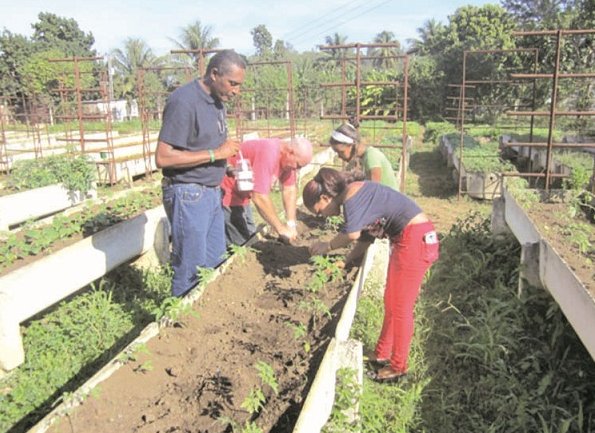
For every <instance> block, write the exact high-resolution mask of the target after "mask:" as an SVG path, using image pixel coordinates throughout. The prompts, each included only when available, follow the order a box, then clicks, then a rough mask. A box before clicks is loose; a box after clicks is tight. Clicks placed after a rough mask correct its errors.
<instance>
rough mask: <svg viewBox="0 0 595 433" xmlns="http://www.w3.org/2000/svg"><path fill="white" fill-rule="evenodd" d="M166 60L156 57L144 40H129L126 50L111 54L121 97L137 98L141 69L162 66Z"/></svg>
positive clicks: (115, 51) (125, 44)
mask: <svg viewBox="0 0 595 433" xmlns="http://www.w3.org/2000/svg"><path fill="white" fill-rule="evenodd" d="M163 63H164V59H163V58H161V57H158V56H156V55H155V54H154V53H153V50H152V49H151V48H150V47H149V46H148V45H147V44H146V42H145V41H144V40H142V39H137V38H128V39H126V41H125V42H124V48H123V49H120V48H116V49H115V50H112V52H111V64H112V68H113V69H114V73H115V77H114V84H115V87H116V94H117V95H118V96H119V97H126V98H129V99H130V98H134V97H136V96H137V95H136V75H137V72H138V70H139V69H140V68H148V67H156V66H161V65H162V64H163Z"/></svg>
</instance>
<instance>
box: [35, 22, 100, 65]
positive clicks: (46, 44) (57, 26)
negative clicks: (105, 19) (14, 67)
mask: <svg viewBox="0 0 595 433" xmlns="http://www.w3.org/2000/svg"><path fill="white" fill-rule="evenodd" d="M38 19H39V21H38V22H37V23H35V24H33V25H32V27H33V30H34V32H33V36H32V38H31V39H32V41H33V42H34V43H35V44H36V45H37V51H48V50H55V49H57V50H59V51H61V52H62V53H64V55H65V56H68V57H70V56H79V57H92V56H95V55H96V54H97V53H96V51H95V50H94V49H93V44H94V43H95V38H94V37H93V34H92V33H91V32H89V33H85V32H84V31H82V30H81V29H80V28H79V25H78V23H77V22H76V21H75V20H74V19H72V18H63V17H59V16H57V15H55V14H52V13H49V12H40V13H39V15H38Z"/></svg>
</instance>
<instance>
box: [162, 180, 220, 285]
mask: <svg viewBox="0 0 595 433" xmlns="http://www.w3.org/2000/svg"><path fill="white" fill-rule="evenodd" d="M162 190H163V207H164V208H165V213H166V214H167V218H168V219H169V222H170V224H171V238H172V255H171V266H172V269H173V273H174V275H173V279H172V293H173V295H174V296H181V295H183V294H184V293H186V292H187V291H188V290H190V289H191V288H192V287H194V286H195V285H196V284H198V282H199V277H198V274H197V268H198V267H201V268H214V267H216V266H217V265H219V264H220V263H221V262H222V261H223V258H224V255H225V220H224V217H223V207H222V205H221V189H220V188H219V187H206V186H202V185H198V184H191V183H186V184H174V185H169V186H164V187H163V188H162Z"/></svg>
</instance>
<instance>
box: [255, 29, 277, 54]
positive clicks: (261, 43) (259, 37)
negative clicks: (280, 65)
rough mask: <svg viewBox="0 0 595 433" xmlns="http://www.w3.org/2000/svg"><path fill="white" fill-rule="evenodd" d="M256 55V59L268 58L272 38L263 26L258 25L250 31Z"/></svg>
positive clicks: (270, 51)
mask: <svg viewBox="0 0 595 433" xmlns="http://www.w3.org/2000/svg"><path fill="white" fill-rule="evenodd" d="M250 34H251V35H252V41H253V44H254V48H256V55H257V56H258V57H268V56H269V55H270V54H271V53H272V51H273V36H272V35H271V32H269V30H268V29H267V27H266V26H265V25H264V24H260V25H258V26H256V27H254V28H253V29H252V30H250Z"/></svg>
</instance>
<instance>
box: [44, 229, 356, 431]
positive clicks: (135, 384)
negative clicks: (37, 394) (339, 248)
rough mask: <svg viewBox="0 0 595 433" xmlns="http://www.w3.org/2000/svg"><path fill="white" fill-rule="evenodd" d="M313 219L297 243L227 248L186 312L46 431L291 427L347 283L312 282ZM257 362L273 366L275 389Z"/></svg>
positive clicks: (315, 233) (318, 232)
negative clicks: (253, 399)
mask: <svg viewBox="0 0 595 433" xmlns="http://www.w3.org/2000/svg"><path fill="white" fill-rule="evenodd" d="M319 224H320V222H319V221H316V220H314V219H308V220H307V225H306V227H302V228H301V231H302V232H303V233H304V234H305V235H304V239H302V240H301V241H300V242H299V244H298V245H295V246H288V245H284V244H281V243H279V242H277V241H276V240H267V241H259V242H257V243H255V244H254V245H253V248H254V251H253V252H249V253H248V254H246V255H245V257H243V260H242V259H241V258H240V257H239V256H238V253H236V256H235V258H234V261H233V263H232V264H231V265H230V266H229V268H228V269H227V270H226V271H225V272H224V273H223V274H222V275H221V276H219V277H218V278H217V279H216V280H214V281H213V282H212V283H210V284H209V285H208V286H207V287H206V288H204V293H202V295H201V296H200V300H199V301H198V302H196V303H195V304H194V306H193V310H194V311H195V313H194V314H190V315H187V316H184V317H183V318H182V319H180V320H178V321H177V322H176V323H174V326H171V327H167V328H164V329H162V331H161V333H160V335H159V338H154V339H152V340H150V341H148V342H147V343H146V349H147V350H146V353H142V352H143V351H141V350H137V352H135V353H131V354H130V356H128V357H126V359H120V361H119V362H121V363H122V364H123V365H122V367H121V368H119V369H118V370H117V371H116V372H115V373H114V374H113V375H112V376H111V377H109V378H108V379H106V380H105V381H104V382H102V383H101V385H100V387H99V390H98V391H97V393H98V396H97V398H95V397H91V396H89V397H87V398H86V399H85V400H84V401H83V402H82V405H81V406H80V407H78V408H76V409H70V410H68V412H67V414H66V417H63V418H61V419H59V420H58V423H57V424H56V425H55V426H54V427H51V428H50V430H49V431H51V432H53V431H63V429H64V428H72V429H74V431H85V432H94V431H106V429H108V430H110V431H135V430H136V431H152V432H154V431H176V430H178V431H209V432H225V431H230V430H229V429H230V425H231V424H233V423H234V422H237V423H239V424H241V425H245V424H246V422H248V421H252V422H254V424H255V425H257V426H258V427H260V428H261V429H262V430H263V431H275V432H290V431H292V430H293V425H294V424H295V422H296V420H297V416H298V414H299V412H300V408H301V404H302V402H303V400H304V398H305V396H306V393H307V390H308V388H309V386H310V384H311V383H312V379H313V377H314V375H315V373H316V370H317V365H318V364H319V363H320V360H321V358H322V355H323V353H324V351H325V349H326V346H327V345H328V343H329V341H330V340H331V338H332V336H333V334H334V327H335V325H336V322H337V320H338V317H339V313H340V311H341V309H342V305H343V303H344V302H345V297H346V295H347V293H348V291H349V289H350V288H351V285H352V283H351V281H349V280H347V281H337V282H335V283H330V282H329V283H326V284H323V285H322V286H320V279H321V278H323V277H322V276H321V275H322V274H321V273H320V272H321V268H320V267H319V268H318V271H317V270H316V267H315V266H314V265H313V264H312V263H311V262H310V257H309V254H308V251H307V245H308V244H309V243H310V242H311V240H312V238H311V237H313V236H318V235H323V237H324V236H330V235H332V234H330V233H328V234H327V233H326V232H323V231H321V230H320V226H319ZM328 269H331V268H328ZM322 273H323V274H325V275H327V276H328V274H326V273H325V272H324V271H322ZM350 275H351V276H353V275H354V274H353V273H351V274H350ZM263 365H266V366H268V367H266V368H265V367H263ZM257 367H258V368H265V369H267V368H269V367H270V368H272V372H273V374H274V378H275V382H276V383H277V384H278V388H277V390H276V391H277V392H275V390H274V388H275V387H274V386H270V381H269V382H266V383H265V382H263V380H262V374H261V375H259V370H258V369H257ZM261 373H262V370H261ZM255 389H258V390H261V391H262V392H263V393H264V396H265V402H264V406H263V408H262V409H260V410H254V411H251V410H250V409H248V408H247V407H246V405H247V403H246V400H247V398H248V397H249V396H251V395H252V396H253V394H251V392H252V391H253V390H255ZM248 400H249V399H248ZM242 404H244V407H242ZM251 412H252V413H251ZM44 425H45V423H42V424H41V425H40V426H39V428H38V429H36V430H34V431H37V432H39V431H43V429H44ZM68 425H70V426H71V427H65V426H68ZM255 431H256V430H255Z"/></svg>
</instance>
